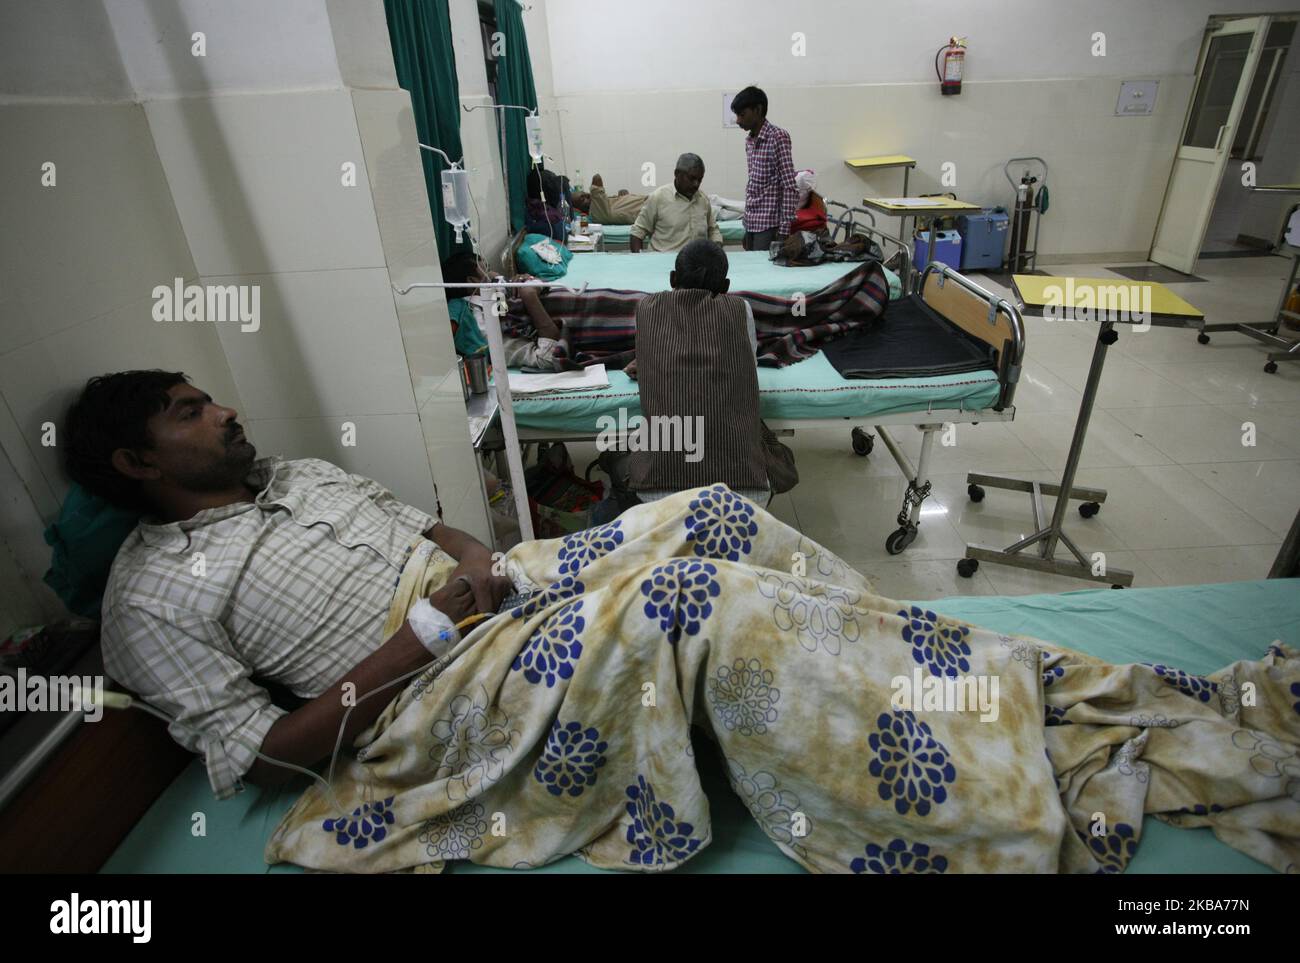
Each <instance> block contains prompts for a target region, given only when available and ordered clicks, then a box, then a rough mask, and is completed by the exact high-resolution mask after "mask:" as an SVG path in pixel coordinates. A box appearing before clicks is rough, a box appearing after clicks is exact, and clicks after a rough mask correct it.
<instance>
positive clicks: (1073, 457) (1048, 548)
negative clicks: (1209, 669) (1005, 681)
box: [957, 321, 1133, 586]
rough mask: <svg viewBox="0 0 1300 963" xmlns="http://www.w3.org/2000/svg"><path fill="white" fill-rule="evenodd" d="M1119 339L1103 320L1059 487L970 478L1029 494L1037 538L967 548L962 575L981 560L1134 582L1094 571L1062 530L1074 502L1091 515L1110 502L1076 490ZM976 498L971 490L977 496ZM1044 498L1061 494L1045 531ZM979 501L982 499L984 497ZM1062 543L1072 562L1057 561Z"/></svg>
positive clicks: (1120, 573) (1110, 571)
mask: <svg viewBox="0 0 1300 963" xmlns="http://www.w3.org/2000/svg"><path fill="white" fill-rule="evenodd" d="M1117 339H1118V335H1117V334H1116V333H1115V322H1114V321H1103V322H1102V324H1101V330H1100V331H1098V333H1097V344H1096V347H1095V348H1094V349H1093V352H1092V364H1091V365H1090V366H1089V368H1088V381H1087V384H1086V385H1085V386H1084V389H1083V400H1082V401H1081V402H1080V403H1079V416H1078V418H1077V419H1075V422H1074V436H1073V438H1071V440H1070V451H1069V454H1068V455H1067V457H1066V460H1065V471H1064V472H1063V473H1062V474H1061V483H1060V484H1059V485H1046V484H1040V483H1037V482H1027V481H1024V480H1022V479H1017V478H1003V477H1001V476H996V475H979V474H975V473H971V474H969V475H967V476H966V481H967V484H969V485H971V486H972V489H974V488H975V487H977V486H979V485H988V486H989V487H991V488H1004V489H1009V490H1011V491H1027V492H1029V493H1030V494H1031V496H1032V498H1033V508H1034V525H1035V531H1034V533H1033V534H1032V535H1028V536H1026V537H1025V538H1022V539H1021V540H1020V541H1018V542H1015V543H1013V544H1011V545H1008V546H1007V547H1006V548H1003V549H997V548H988V547H985V546H982V545H967V546H966V558H965V559H963V561H962V562H959V563H958V564H957V570H958V572H960V573H961V574H962V575H967V576H969V575H972V574H974V572H975V570H976V568H978V562H979V561H988V562H998V563H1000V564H1002V565H1014V566H1016V567H1017V568H1027V569H1032V570H1034V571H1038V572H1050V573H1052V574H1055V575H1068V576H1071V577H1073V578H1082V579H1088V580H1089V581H1093V582H1105V583H1106V584H1108V585H1118V586H1125V585H1132V584H1133V573H1132V572H1130V571H1127V570H1126V569H1119V568H1110V567H1109V566H1103V567H1102V571H1101V572H1100V573H1094V572H1093V566H1092V563H1091V561H1090V560H1089V559H1088V558H1087V557H1086V556H1085V555H1084V554H1083V552H1081V551H1079V548H1078V546H1076V545H1075V544H1074V542H1073V541H1072V540H1071V539H1070V537H1069V536H1068V535H1066V534H1065V531H1064V530H1063V523H1064V522H1065V510H1066V508H1067V507H1068V505H1069V502H1070V499H1072V498H1073V499H1083V500H1086V502H1087V503H1088V504H1090V505H1091V507H1092V510H1091V511H1089V512H1088V513H1087V514H1088V515H1089V516H1090V515H1093V514H1095V513H1096V510H1097V509H1098V508H1099V507H1100V504H1101V503H1102V502H1104V501H1105V500H1106V492H1105V491H1103V490H1102V489H1093V488H1075V487H1074V476H1075V472H1076V471H1077V470H1078V467H1079V458H1080V456H1081V455H1082V454H1083V445H1084V441H1085V440H1086V439H1087V435H1088V422H1089V420H1090V419H1091V418H1092V407H1093V403H1094V402H1095V401H1096V397H1097V388H1098V385H1099V384H1100V383H1101V372H1102V368H1103V367H1104V366H1105V364H1106V349H1107V348H1109V347H1110V346H1111V345H1112V344H1114V343H1115V341H1116V340H1117ZM975 494H976V493H975V492H974V491H973V490H972V497H974V495H975ZM1045 494H1046V495H1052V494H1055V495H1056V510H1055V511H1054V512H1053V513H1052V520H1051V522H1050V523H1049V524H1048V525H1047V526H1046V527H1045V528H1044V527H1038V526H1040V525H1042V521H1041V519H1042V517H1043V505H1042V496H1043V495H1045ZM980 497H981V498H982V497H983V496H982V495H980ZM1058 542H1060V543H1061V544H1063V545H1064V546H1065V547H1066V548H1067V549H1069V552H1070V554H1071V555H1073V556H1074V558H1073V559H1069V558H1065V559H1058V558H1057V557H1056V547H1057V543H1058ZM1032 545H1039V546H1040V547H1039V550H1038V553H1037V555H1036V556H1035V555H1033V554H1025V553H1024V550H1025V549H1026V548H1029V547H1030V546H1032ZM972 560H974V564H972Z"/></svg>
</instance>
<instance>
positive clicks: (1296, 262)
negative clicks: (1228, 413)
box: [1196, 187, 1300, 374]
mask: <svg viewBox="0 0 1300 963" xmlns="http://www.w3.org/2000/svg"><path fill="white" fill-rule="evenodd" d="M1251 190H1252V191H1254V192H1255V193H1257V194H1300V190H1297V189H1296V188H1294V187H1252V188H1251ZM1297 207H1300V205H1295V206H1293V207H1292V208H1291V210H1289V211H1288V212H1287V216H1286V219H1285V220H1286V221H1289V220H1290V219H1291V218H1292V217H1293V216H1294V214H1295V211H1296V208H1297ZM1284 223H1285V222H1284ZM1276 252H1277V253H1278V254H1290V255H1291V273H1290V274H1289V275H1287V279H1286V283H1285V284H1283V285H1282V295H1281V297H1279V298H1278V300H1277V307H1276V308H1274V309H1273V318H1272V320H1270V321H1266V322H1264V323H1263V324H1250V323H1247V322H1245V321H1226V322H1218V323H1215V324H1206V323H1205V320H1204V319H1203V318H1202V319H1201V322H1200V324H1199V325H1198V329H1199V330H1198V333H1197V335H1196V341H1197V343H1198V344H1209V343H1210V335H1209V333H1208V332H1210V331H1234V332H1236V333H1237V334H1244V335H1245V336H1246V337H1248V338H1254V339H1255V340H1256V341H1258V342H1259V343H1260V344H1265V345H1268V346H1269V347H1270V348H1274V349H1276V350H1274V351H1270V352H1269V353H1268V360H1267V362H1266V363H1265V364H1264V371H1265V372H1266V373H1268V374H1274V373H1275V372H1276V371H1277V363H1278V362H1279V361H1300V341H1294V340H1292V339H1290V338H1283V337H1281V336H1280V335H1279V334H1278V331H1279V329H1280V328H1281V327H1282V322H1283V321H1288V320H1289V321H1300V314H1296V313H1295V312H1294V311H1288V310H1287V309H1286V302H1287V299H1288V298H1289V297H1290V296H1291V288H1292V287H1293V286H1294V285H1295V279H1296V273H1297V271H1298V270H1300V247H1298V246H1296V245H1293V244H1289V243H1288V242H1287V241H1286V238H1285V235H1283V237H1282V238H1281V239H1280V240H1279V241H1278V244H1277V246H1276Z"/></svg>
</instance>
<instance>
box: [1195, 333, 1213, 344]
mask: <svg viewBox="0 0 1300 963" xmlns="http://www.w3.org/2000/svg"><path fill="white" fill-rule="evenodd" d="M1196 343H1197V344H1209V343H1210V336H1209V335H1208V334H1198V335H1197V336H1196Z"/></svg>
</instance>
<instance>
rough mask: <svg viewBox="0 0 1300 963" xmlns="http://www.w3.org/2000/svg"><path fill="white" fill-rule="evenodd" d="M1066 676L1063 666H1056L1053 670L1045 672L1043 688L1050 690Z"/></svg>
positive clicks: (1045, 670)
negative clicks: (1054, 683) (1057, 681)
mask: <svg viewBox="0 0 1300 963" xmlns="http://www.w3.org/2000/svg"><path fill="white" fill-rule="evenodd" d="M1064 675H1065V669H1064V668H1063V667H1062V666H1059V665H1054V666H1052V667H1051V668H1048V669H1044V670H1043V688H1044V689H1046V688H1049V687H1050V686H1051V685H1052V683H1053V682H1055V681H1056V680H1057V679H1060V678H1062V677H1063V676H1064Z"/></svg>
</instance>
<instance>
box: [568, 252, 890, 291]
mask: <svg viewBox="0 0 1300 963" xmlns="http://www.w3.org/2000/svg"><path fill="white" fill-rule="evenodd" d="M676 261H677V254H676V253H675V252H673V251H642V252H641V253H640V254H610V253H608V252H602V251H595V252H591V253H588V254H575V255H574V256H573V260H571V261H570V262H569V270H568V272H567V273H566V274H565V275H564V279H563V283H564V284H567V285H570V286H571V287H575V288H576V287H581V286H582V283H583V282H584V281H586V282H587V284H588V285H589V286H590V287H593V288H614V289H615V290H618V291H649V292H651V293H653V292H655V291H667V290H668V273H669V272H670V271H672V269H673V265H674V264H675V263H676ZM727 263H728V268H727V277H728V278H730V279H731V290H732V291H733V292H736V291H756V292H758V293H760V294H770V295H774V296H776V297H783V298H792V297H794V296H795V295H796V294H798V293H800V292H802V293H803V294H812V293H813V292H814V291H817V290H820V289H821V288H824V287H825V286H826V285H828V284H830V283H831V282H832V281H834V280H835V279H836V278H838V277H842V276H843V275H845V274H848V273H849V272H850V271H852V270H853V269H854V268H855V267H857V266H858V264H859V263H861V262H841V263H838V264H814V265H810V266H808V267H781V266H780V265H777V264H773V263H772V262H771V261H769V260H768V259H767V252H766V251H728V252H727ZM885 275H886V276H887V277H888V278H889V297H890V300H894V299H896V298H899V297H901V296H902V291H903V286H902V282H900V281H899V279H898V275H897V274H895V273H894V272H893V271H891V270H889V269H888V268H886V269H885Z"/></svg>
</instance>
